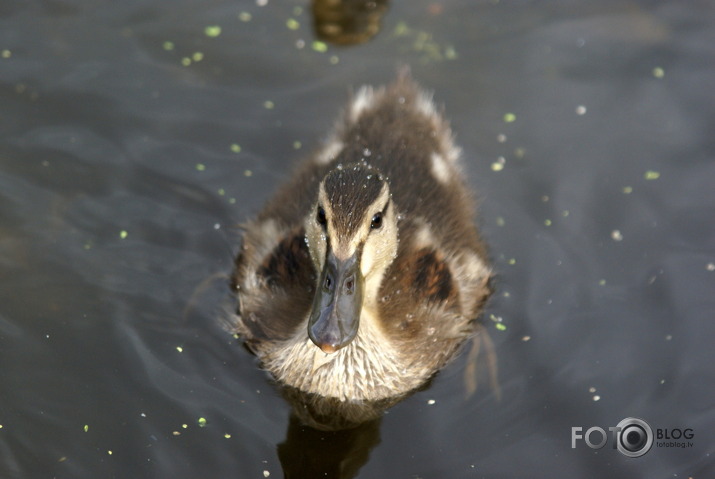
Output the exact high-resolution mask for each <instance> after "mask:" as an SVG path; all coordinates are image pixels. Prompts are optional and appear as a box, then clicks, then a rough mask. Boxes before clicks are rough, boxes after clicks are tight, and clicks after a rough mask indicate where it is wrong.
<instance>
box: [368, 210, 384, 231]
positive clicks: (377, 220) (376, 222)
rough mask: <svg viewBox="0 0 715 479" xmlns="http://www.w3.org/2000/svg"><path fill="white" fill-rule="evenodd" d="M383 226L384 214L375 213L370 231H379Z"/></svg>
mask: <svg viewBox="0 0 715 479" xmlns="http://www.w3.org/2000/svg"><path fill="white" fill-rule="evenodd" d="M381 226H382V213H375V216H373V217H372V222H371V223H370V229H373V230H378V229H380V227H381Z"/></svg>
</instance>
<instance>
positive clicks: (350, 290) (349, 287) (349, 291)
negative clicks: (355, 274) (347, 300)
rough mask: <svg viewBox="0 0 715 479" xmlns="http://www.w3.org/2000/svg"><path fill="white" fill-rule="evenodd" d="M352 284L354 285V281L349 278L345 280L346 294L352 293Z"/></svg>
mask: <svg viewBox="0 0 715 479" xmlns="http://www.w3.org/2000/svg"><path fill="white" fill-rule="evenodd" d="M353 286H355V282H354V281H353V280H352V279H349V280H347V281H346V282H345V289H346V290H347V293H348V294H352V293H353Z"/></svg>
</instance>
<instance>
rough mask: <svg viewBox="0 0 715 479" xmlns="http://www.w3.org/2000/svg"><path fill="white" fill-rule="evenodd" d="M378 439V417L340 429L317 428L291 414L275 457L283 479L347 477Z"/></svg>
mask: <svg viewBox="0 0 715 479" xmlns="http://www.w3.org/2000/svg"><path fill="white" fill-rule="evenodd" d="M379 443H380V419H376V420H373V421H368V422H366V423H363V424H360V425H359V426H357V427H355V428H352V429H347V430H342V431H318V430H316V429H313V428H310V427H306V426H304V425H303V424H302V423H301V421H300V420H299V419H298V418H296V417H295V416H291V419H290V423H289V425H288V433H287V436H286V440H285V441H284V442H283V443H281V444H279V445H278V457H279V459H280V461H281V466H282V467H283V475H284V477H285V478H286V479H293V478H304V477H320V478H325V479H349V478H352V477H355V476H357V474H358V472H359V471H360V468H361V467H362V466H364V465H365V464H366V463H367V461H368V459H369V457H370V451H372V449H373V448H374V447H375V446H377V445H378V444H379Z"/></svg>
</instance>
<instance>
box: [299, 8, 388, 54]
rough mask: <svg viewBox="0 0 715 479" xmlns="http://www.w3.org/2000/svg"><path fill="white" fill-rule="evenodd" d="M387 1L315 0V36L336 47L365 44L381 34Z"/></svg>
mask: <svg viewBox="0 0 715 479" xmlns="http://www.w3.org/2000/svg"><path fill="white" fill-rule="evenodd" d="M387 4H388V1H387V0H313V22H314V24H313V25H314V28H315V36H316V37H317V38H318V39H320V40H323V41H325V42H330V43H333V44H336V45H356V44H359V43H365V42H366V41H368V40H370V39H371V38H372V37H374V36H375V35H376V34H377V32H378V31H379V30H380V20H381V19H382V16H383V15H384V14H385V12H386V11H387Z"/></svg>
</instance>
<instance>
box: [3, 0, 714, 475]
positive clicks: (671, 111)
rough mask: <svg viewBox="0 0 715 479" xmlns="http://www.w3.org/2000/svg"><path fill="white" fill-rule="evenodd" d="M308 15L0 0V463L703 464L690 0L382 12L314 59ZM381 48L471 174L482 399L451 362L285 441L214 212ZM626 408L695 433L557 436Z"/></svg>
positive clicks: (706, 31)
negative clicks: (366, 415) (483, 343)
mask: <svg viewBox="0 0 715 479" xmlns="http://www.w3.org/2000/svg"><path fill="white" fill-rule="evenodd" d="M309 13H310V9H309V8H308V5H307V4H306V3H305V2H302V1H301V2H299V1H284V2H279V1H277V0H271V1H269V2H268V4H267V5H265V6H260V5H258V4H256V3H255V2H252V1H246V2H228V1H221V0H210V1H205V2H196V1H187V0H179V1H171V2H160V1H143V2H140V1H125V2H100V1H96V0H95V1H80V0H77V1H61V0H54V1H25V2H15V1H9V2H3V3H2V5H0V52H2V54H1V56H0V105H1V107H0V425H1V426H2V428H0V477H2V478H52V477H57V478H85V477H86V478H89V477H92V478H95V477H102V478H110V477H117V478H145V477H146V478H150V477H151V478H154V477H172V478H197V477H204V478H219V477H220V478H226V477H236V478H262V477H283V469H282V466H281V462H280V460H279V453H278V445H279V444H282V446H280V450H281V458H283V460H284V461H287V463H288V464H289V465H292V467H294V468H296V467H297V468H298V469H299V470H300V465H301V464H303V465H304V466H305V467H306V468H307V467H308V466H307V465H306V461H308V462H309V461H310V458H311V457H313V458H315V457H318V458H321V457H322V458H323V459H324V457H323V456H326V455H328V456H330V455H331V454H345V456H344V459H343V462H342V466H341V467H342V468H343V470H344V471H347V472H349V471H351V470H353V471H354V470H356V469H359V471H360V472H359V473H358V477H363V478H373V477H404V478H417V477H419V478H470V477H612V478H621V477H623V478H625V477H628V478H633V477H644V478H646V477H647V478H654V477H660V478H672V477H678V478H688V477H693V478H697V479H700V478H707V477H715V433H713V430H714V428H715V367H714V366H713V364H715V352H714V348H713V340H714V339H715V322H714V321H715V221H714V218H715V215H714V213H715V135H714V134H713V128H714V126H715V95H713V85H715V41H713V40H714V39H715V8H714V7H713V6H712V4H711V3H710V2H706V1H693V2H676V1H670V2H668V1H666V2H650V1H641V2H622V1H621V2H613V1H606V2H586V1H582V2H574V1H561V2H498V1H493V2H487V1H473V0H454V1H452V0H450V1H446V2H439V3H438V2H430V1H427V0H425V1H422V0H418V1H409V2H407V1H403V2H398V1H395V2H393V3H392V4H391V5H390V9H389V11H388V13H387V14H386V16H385V18H384V19H383V29H382V32H381V33H380V34H379V35H378V37H377V38H376V39H374V40H373V41H372V42H369V43H367V44H363V45H360V46H354V47H344V48H338V47H332V46H328V48H327V51H326V52H322V51H319V50H321V49H322V48H321V45H315V48H314V45H313V34H312V30H311V25H310V23H311V22H310V14H309ZM289 19H293V20H294V21H295V23H294V22H293V21H290V20H289ZM208 26H220V27H221V30H220V33H219V32H218V31H217V30H216V29H209V30H206V27H208ZM217 33H219V34H218V35H217ZM167 42H169V43H167ZM301 42H302V43H301ZM301 45H303V47H302V48H300V46H301ZM182 62H183V63H182ZM398 64H409V65H411V66H412V70H413V75H414V77H415V78H416V79H417V80H418V81H420V82H421V83H422V84H423V85H425V86H426V87H428V88H429V89H432V90H434V91H435V92H436V93H435V97H436V99H437V101H438V102H440V103H444V104H445V106H446V109H447V113H448V116H449V118H450V119H451V120H452V125H453V127H454V130H455V131H456V132H457V135H458V141H459V143H460V144H461V145H462V147H463V148H464V156H465V163H466V168H465V170H466V172H467V174H468V176H469V181H470V183H471V184H473V186H474V188H475V189H477V190H478V191H479V195H480V198H481V202H482V204H481V221H482V225H483V230H484V234H485V236H486V238H487V239H488V241H489V243H490V246H491V252H492V255H493V258H494V263H495V268H496V270H497V272H498V280H497V282H496V287H497V293H496V294H495V296H494V298H493V300H492V301H491V302H490V305H489V308H488V310H487V312H486V322H487V323H488V324H489V330H490V333H491V336H492V338H493V340H494V342H495V346H496V350H497V354H498V357H499V368H500V370H499V374H500V384H501V400H500V401H497V400H496V398H495V395H494V394H492V393H491V392H490V391H489V389H488V388H485V387H483V388H481V389H480V390H479V391H478V392H477V394H476V395H475V396H473V397H472V398H470V399H468V400H465V399H464V384H463V382H462V377H463V372H464V368H465V365H466V360H465V355H462V356H461V357H460V359H458V360H457V361H456V362H455V363H453V364H452V365H451V366H449V367H448V368H447V369H446V370H445V371H443V372H442V374H440V375H439V376H438V377H437V378H436V379H435V380H434V381H433V383H432V385H431V387H430V388H429V389H428V390H426V391H423V392H420V393H418V394H416V395H414V396H413V397H411V398H409V399H408V400H407V401H405V402H404V403H401V404H399V405H398V406H396V407H395V408H393V409H391V410H390V411H389V413H388V414H387V415H386V416H385V417H384V419H383V420H382V422H381V424H378V425H373V426H371V427H372V428H371V429H370V427H368V429H367V430H366V431H363V433H361V435H360V436H359V437H357V438H352V437H348V438H345V437H313V436H310V434H309V432H306V431H302V432H301V431H300V428H294V429H297V431H296V430H294V431H292V434H293V435H296V434H297V436H296V437H297V439H295V438H294V439H293V440H291V441H286V434H287V430H288V425H289V408H288V406H287V405H286V404H285V402H284V401H283V400H282V399H281V398H280V396H279V394H278V393H277V392H276V390H275V388H274V387H273V386H272V385H271V383H270V381H269V380H268V379H267V378H266V375H265V374H264V373H263V372H261V371H260V370H259V369H258V368H257V367H256V364H255V362H254V359H253V358H252V357H251V356H250V355H249V354H248V353H247V352H246V351H245V350H244V349H243V348H242V347H241V346H240V344H238V343H237V341H236V340H235V339H233V338H232V337H231V336H229V335H227V334H226V333H224V332H223V330H222V329H221V327H220V326H219V324H218V318H219V317H220V316H221V315H222V314H224V311H225V310H226V308H227V307H230V304H231V298H230V296H229V295H228V290H227V286H226V281H225V278H224V277H223V276H222V275H225V274H227V273H228V271H229V270H230V264H231V256H232V253H233V252H234V251H235V248H236V245H237V239H238V234H239V233H238V229H237V228H236V225H237V224H238V223H239V222H241V221H242V220H245V219H246V218H248V217H249V216H250V215H252V214H254V213H255V212H256V211H257V210H258V209H259V208H260V206H261V205H262V203H263V201H264V200H265V199H266V198H267V197H268V195H269V194H270V192H271V191H272V190H273V189H274V188H275V187H276V186H277V185H278V184H279V183H280V182H281V180H282V179H284V178H285V175H286V171H287V168H289V166H290V165H291V164H292V163H293V161H295V160H296V159H297V158H300V157H301V156H302V155H305V154H307V153H308V152H309V151H310V150H311V149H312V148H314V147H316V146H317V145H319V142H320V140H321V139H323V138H325V135H326V134H327V131H328V129H329V126H330V124H331V122H332V120H333V118H334V117H335V115H336V114H337V112H338V110H339V108H340V107H341V106H342V104H343V102H344V101H345V99H346V97H347V92H348V90H349V88H350V87H357V86H359V85H361V84H364V83H373V84H380V83H385V82H387V81H389V80H390V79H391V78H392V77H393V76H394V72H395V68H396V66H397V65H398ZM508 114H512V115H513V117H511V116H509V115H508ZM505 115H506V116H505ZM512 119H513V120H514V121H506V120H512ZM500 135H502V136H500ZM232 145H238V146H232ZM239 150H240V151H239ZM500 157H501V158H503V160H500ZM500 167H501V169H500ZM227 305H228V306H227ZM490 318H491V319H490ZM499 319H500V320H501V323H498V320H499ZM497 326H499V327H497ZM503 326H505V328H504V327H503ZM630 416H634V417H640V418H643V419H644V420H646V421H647V422H648V423H649V424H650V425H651V427H652V428H653V429H654V432H655V430H657V429H668V430H670V431H671V432H672V430H673V429H680V430H683V429H687V428H690V429H692V430H693V432H694V436H693V438H692V439H691V440H690V442H692V447H686V448H673V447H657V445H654V446H653V448H652V449H651V450H650V451H649V452H648V453H647V454H646V455H644V456H642V457H639V458H628V457H625V456H624V455H622V454H620V453H619V452H618V451H616V450H614V449H612V447H611V446H612V444H613V443H612V441H611V440H610V438H609V442H608V444H607V445H606V447H604V448H603V449H600V450H592V449H590V448H588V447H587V446H586V444H585V443H584V442H583V441H579V442H578V443H577V444H576V448H575V449H572V448H571V434H572V429H571V428H572V427H574V426H580V427H583V428H584V431H585V429H587V428H589V427H591V426H599V427H602V428H604V429H605V428H608V427H609V426H615V425H616V424H617V423H618V422H619V421H620V420H621V419H623V418H626V417H630ZM201 418H203V419H205V421H206V422H205V424H204V427H201V424H199V421H200V419H201ZM606 430H607V429H606ZM289 439H290V438H289ZM592 440H594V441H595V442H597V441H598V440H599V437H598V436H597V435H595V436H592ZM341 441H342V442H345V443H346V444H347V447H346V450H348V451H352V452H347V453H345V452H343V453H337V452H335V451H334V447H336V445H338V444H342V443H341ZM286 444H287V445H286ZM296 444H297V446H296ZM322 444H325V446H322ZM351 448H352V449H351ZM306 451H308V452H306ZM310 451H313V452H310ZM316 451H317V452H316ZM306 454H307V457H308V459H306ZM311 454H312V455H311ZM368 455H369V457H368ZM286 458H287V459H286ZM301 461H303V462H301ZM304 470H306V469H304ZM301 476H302V477H311V476H310V475H308V474H307V473H304V474H298V475H294V476H292V477H301Z"/></svg>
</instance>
